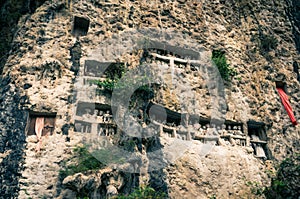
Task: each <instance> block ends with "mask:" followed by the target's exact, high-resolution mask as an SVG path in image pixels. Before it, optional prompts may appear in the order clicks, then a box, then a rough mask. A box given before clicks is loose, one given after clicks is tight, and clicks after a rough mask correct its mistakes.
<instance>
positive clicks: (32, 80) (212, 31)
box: [1, 0, 300, 198]
mask: <svg viewBox="0 0 300 199" xmlns="http://www.w3.org/2000/svg"><path fill="white" fill-rule="evenodd" d="M294 4H295V2H292V1H291V2H290V1H288V2H286V1H283V0H275V1H272V2H264V1H258V0H255V1H251V2H247V1H242V0H239V1H218V0H216V1H160V2H148V1H105V2H97V1H84V2H83V1H70V2H69V3H67V2H66V1H46V2H45V3H43V4H42V5H41V6H40V7H38V8H37V9H36V10H35V12H34V13H32V15H24V16H23V17H21V18H20V20H19V27H20V29H19V31H18V33H17V34H16V37H15V38H14V41H13V44H14V46H17V47H15V48H13V49H12V51H11V52H10V53H9V57H8V59H7V60H6V63H5V65H4V70H3V75H2V82H5V81H3V80H5V79H7V78H10V79H11V81H10V82H9V83H7V84H9V87H10V88H17V89H18V93H19V94H18V95H16V94H15V93H14V92H13V90H11V94H10V91H8V89H5V88H6V87H3V88H2V90H3V92H4V93H6V94H7V95H10V96H11V97H13V98H14V99H15V98H16V99H15V100H7V99H8V97H5V96H6V95H5V96H3V98H6V100H5V101H3V103H2V102H1V104H3V106H4V107H5V108H3V111H2V110H1V113H2V114H1V121H2V120H3V123H5V122H6V121H9V120H10V119H11V120H18V121H19V120H20V121H21V122H22V124H20V125H19V124H18V123H15V122H14V124H15V126H16V127H14V128H16V130H15V131H16V133H13V132H10V130H11V129H10V125H7V124H9V123H8V122H7V123H6V124H5V126H4V124H3V125H2V126H3V127H1V131H2V132H1V133H2V134H1V135H2V137H1V143H3V147H2V148H1V153H2V154H4V155H3V157H4V156H5V157H6V158H9V157H10V156H11V155H7V156H6V155H5V154H13V152H10V150H14V149H16V148H18V150H17V151H18V152H16V153H18V154H17V155H16V156H11V157H12V159H13V160H14V161H13V162H15V163H13V164H14V166H13V171H14V172H13V173H14V174H13V175H20V173H22V175H23V177H22V178H23V180H22V183H23V184H22V185H21V188H22V189H23V191H21V192H20V197H21V198H22V197H27V195H26V193H25V192H26V191H25V190H27V191H28V193H29V195H30V196H31V194H34V195H36V194H39V193H38V190H41V189H40V186H41V187H43V188H42V190H44V191H43V194H46V195H47V196H49V197H55V194H56V191H57V190H56V187H55V185H54V184H53V183H54V182H55V178H56V177H58V172H57V173H55V171H57V169H58V168H59V161H61V160H62V159H63V158H64V157H62V156H61V154H62V153H64V152H63V151H64V150H67V149H68V148H70V147H71V148H72V145H75V143H77V141H78V139H79V138H77V135H76V134H74V133H73V124H74V118H73V116H74V104H73V103H74V98H73V97H74V93H75V90H74V82H75V77H76V73H77V72H78V64H79V65H80V66H83V65H84V61H85V60H86V59H90V58H92V59H97V60H98V61H116V59H117V57H120V58H119V60H118V61H121V62H123V63H126V64H127V65H128V66H129V67H132V68H134V67H136V66H137V65H139V64H140V62H139V61H140V60H139V59H140V58H141V57H140V56H139V55H138V53H137V54H135V53H132V52H130V49H131V48H130V47H129V48H128V46H126V42H123V41H120V39H123V38H124V37H121V36H120V35H122V34H123V32H126V31H127V32H129V33H127V35H128V34H130V31H133V32H135V31H136V29H140V30H141V29H145V28H153V32H155V31H156V32H159V33H160V35H161V36H162V38H161V39H160V38H159V37H157V38H155V39H154V40H156V41H160V40H162V41H165V42H167V43H169V44H170V45H174V46H178V47H181V48H189V49H197V50H199V51H200V50H202V51H206V52H211V51H212V50H215V49H217V50H221V51H224V52H225V55H226V57H227V60H228V62H229V64H230V65H231V66H232V67H234V68H235V69H236V70H237V73H238V75H237V77H235V78H234V79H233V80H232V82H231V83H227V84H225V87H224V93H225V100H226V110H227V112H226V113H224V114H223V115H224V117H225V118H226V119H228V120H232V121H236V122H241V123H243V124H244V126H246V123H247V121H249V120H255V121H259V122H264V123H265V124H266V127H267V136H268V147H269V149H270V151H271V153H272V156H273V157H274V158H275V160H282V159H283V158H284V157H285V156H286V155H287V154H291V153H296V152H298V151H299V127H294V126H292V125H291V123H290V121H289V118H288V116H287V114H286V111H285V110H284V108H283V106H282V104H281V102H280V98H279V96H278V94H277V91H276V86H275V81H276V80H279V81H284V82H285V83H286V91H287V93H288V95H289V97H290V102H291V105H292V107H293V108H294V112H295V116H296V117H297V118H298V117H299V103H298V101H299V98H300V95H299V81H298V80H297V77H298V79H299V68H298V67H297V65H298V64H299V61H300V59H299V52H297V46H298V44H297V34H298V29H297V28H298V27H299V26H298V25H297V21H298V17H297V15H296V13H297V12H295V11H294V9H293V6H292V5H294ZM74 15H78V16H84V17H87V18H89V20H90V25H89V31H88V33H87V35H86V36H82V37H77V38H75V37H74V36H73V35H72V34H71V31H72V25H73V16H74ZM150 30H151V29H150ZM168 32H172V33H175V35H180V37H174V38H173V39H172V37H170V38H169V37H168V35H172V34H169V33H168ZM142 33H143V32H141V33H139V34H137V36H136V37H139V36H140V35H142ZM164 33H165V35H164ZM124 35H125V36H126V33H125V34H124ZM150 36H151V35H150ZM163 36H166V37H163ZM148 37H149V36H148ZM131 38H134V37H131ZM132 43H133V42H132V41H131V43H130V42H129V43H127V45H129V46H130V45H132ZM134 43H138V42H136V41H134ZM116 44H120V45H117V46H118V50H119V51H118V52H123V48H121V46H122V45H123V46H124V45H125V47H126V48H125V53H123V54H122V55H121V54H118V52H115V48H114V47H115V46H116ZM126 49H128V50H126ZM202 51H201V52H202ZM76 53H77V54H76ZM114 53H115V57H114V56H112V55H114ZM76 55H77V57H76ZM79 56H80V60H79ZM209 57H210V56H209V55H206V57H205V59H208V58H209ZM102 58H103V59H102ZM181 75H185V77H186V79H187V80H188V79H189V80H188V81H187V82H188V84H189V85H191V87H192V90H193V91H192V92H193V96H196V99H197V101H199V107H196V108H197V111H199V112H200V114H202V115H203V116H205V117H208V118H209V117H211V110H212V108H211V106H212V107H214V105H209V103H207V101H208V100H209V101H210V96H209V95H207V96H205V97H203V95H204V94H205V93H207V90H208V89H207V87H206V86H205V85H204V86H202V87H201V83H199V82H201V81H203V79H201V75H199V74H198V75H197V74H196V73H195V72H190V74H189V73H185V71H182V72H181ZM169 95H170V94H169V88H166V89H164V88H162V89H161V90H160V91H159V95H158V96H161V97H156V98H155V99H154V100H155V102H158V103H161V104H163V105H164V106H166V107H168V108H170V109H171V110H178V102H176V100H175V101H174V99H175V98H176V96H169ZM19 99H23V101H22V102H19ZM24 99H28V100H25V101H24ZM188 99H189V96H187V98H186V100H188ZM206 99H207V100H206ZM197 106H198V105H197ZM9 107H11V109H12V110H15V109H20V110H27V112H29V113H32V112H43V113H49V114H50V113H51V114H52V113H55V114H56V124H55V129H54V132H53V133H54V135H55V136H53V137H51V138H49V142H45V146H46V143H48V144H49V149H47V148H42V157H39V158H43V157H45V158H44V159H43V160H41V159H39V158H38V157H35V155H33V154H32V153H33V152H32V150H34V147H35V146H34V145H32V144H30V143H31V141H30V139H29V138H27V143H28V144H27V145H26V146H27V147H26V148H24V146H23V143H24V141H25V121H26V119H27V118H25V117H24V116H21V115H18V114H17V113H16V112H17V110H16V111H11V110H10V108H9ZM198 108H199V109H198ZM5 110H7V111H5ZM199 112H198V113H199ZM11 114H13V115H11ZM18 118H19V119H18ZM4 132H7V136H5V138H4V136H3V135H6V134H5V133H4ZM17 135H18V136H19V137H18V138H17V139H20V141H17V142H14V143H12V144H11V146H10V145H9V147H4V145H5V144H4V143H7V142H9V140H11V138H12V137H13V136H17ZM66 138H68V139H71V142H70V144H66V143H65V140H66ZM32 142H35V141H32ZM55 143H61V145H59V146H56V147H57V151H56V150H54V149H55V146H54V144H55ZM227 150H228V154H227V153H226V155H224V156H225V157H229V156H231V155H230V154H231V153H235V154H242V155H240V156H238V157H236V158H237V159H239V160H240V159H243V160H244V159H245V161H246V162H247V161H249V163H245V164H242V165H241V167H243V168H245V167H247V165H248V166H249V165H251V166H250V167H251V169H249V171H245V172H248V173H247V174H245V176H246V179H245V180H244V181H252V177H251V174H253V175H255V176H257V178H255V179H254V180H255V181H256V180H257V181H259V182H260V183H262V184H267V182H266V181H264V180H263V179H264V174H257V173H258V169H257V168H260V167H264V166H263V162H260V161H258V160H255V159H254V158H252V156H251V154H250V155H246V154H244V152H243V151H244V149H232V151H235V152H232V151H231V150H229V149H226V151H227ZM54 151H55V152H54ZM218 151H219V150H217V151H216V152H215V153H216V154H219V155H216V156H213V158H212V159H211V161H216V160H220V159H222V158H223V157H224V156H223V155H222V154H220V153H219V152H220V151H219V152H218ZM23 152H25V154H27V155H25V156H22V155H21V154H22V153H23ZM53 153H54V154H53ZM30 154H31V155H30ZM22 157H24V158H25V171H23V172H21V171H20V170H19V168H22V166H20V167H19V165H22V161H21V160H22ZM46 157H53V159H49V158H46ZM190 157H192V155H187V156H185V157H184V158H183V159H182V161H179V162H177V163H176V164H175V166H174V167H175V168H179V169H178V171H179V170H180V172H181V173H182V175H183V176H182V177H181V176H176V175H175V176H174V175H173V176H172V174H171V173H172V172H175V173H176V172H177V173H178V171H177V170H176V171H174V170H173V169H174V168H173V167H171V168H170V170H172V172H169V174H168V175H169V176H170V177H169V178H170V181H171V179H172V178H175V179H180V180H178V182H176V183H174V184H173V183H172V182H169V183H170V186H171V185H172V186H171V187H172V188H170V190H171V192H170V196H173V197H174V198H176V194H177V195H178V194H179V195H180V194H182V195H186V196H187V197H189V196H194V195H196V193H197V192H201V193H202V192H204V193H205V196H208V197H210V196H211V195H212V194H214V193H216V194H217V195H221V194H220V193H224V194H225V196H224V198H226V197H229V198H230V197H238V196H240V195H239V194H241V193H239V191H236V189H239V190H241V189H242V187H243V186H242V184H244V182H243V181H242V180H240V179H239V178H240V177H239V176H240V175H239V173H238V172H237V170H240V168H237V167H235V166H234V165H236V164H237V162H236V161H235V160H234V161H231V158H229V159H228V162H227V163H226V165H227V166H228V168H230V169H232V170H233V174H232V175H231V176H230V177H229V176H227V174H226V169H225V168H223V167H222V164H221V163H219V162H218V165H219V166H220V167H222V169H221V170H222V172H221V173H220V177H219V178H221V179H227V178H230V179H232V181H231V182H238V184H239V185H238V186H236V187H235V186H232V187H231V188H229V187H226V186H227V185H226V184H227V183H228V181H226V180H224V181H220V182H217V181H214V180H213V179H211V178H210V177H209V175H215V172H214V171H215V170H218V169H217V168H219V167H218V166H215V165H210V164H211V162H210V161H208V162H206V160H203V161H204V162H205V163H203V165H202V166H199V167H198V168H197V169H196V170H197V172H200V170H201V168H203V167H206V168H207V169H208V170H213V171H211V172H210V173H209V172H204V173H201V172H200V174H199V175H198V176H199V177H200V176H201V177H202V178H206V179H210V180H209V182H208V184H207V186H206V187H207V188H206V190H202V188H195V187H194V186H196V185H193V184H195V182H194V181H189V182H186V183H187V184H188V185H187V186H184V184H185V183H183V184H182V185H179V184H180V183H181V179H185V177H184V176H185V175H189V173H190V172H191V171H190V170H189V169H187V168H186V167H187V166H186V165H189V164H192V163H189V162H190V161H189V159H190ZM202 158H203V157H202ZM46 159H48V160H46ZM185 159H186V160H185ZM200 159H201V158H200ZM26 161H27V163H26ZM40 161H42V162H43V161H45V162H47V164H48V163H49V165H48V166H41V163H40ZM48 161H49V162H48ZM33 162H36V163H33ZM1 164H2V165H3V168H7V167H9V165H10V163H9V161H8V159H7V160H5V158H4V159H3V161H2V162H1ZM195 164H199V163H195ZM17 165H18V166H17ZM30 165H31V166H30ZM33 165H36V167H39V168H41V170H40V171H39V172H38V171H34V172H33V169H32V166H33ZM51 165H52V166H51ZM176 165H178V166H176ZM204 165H205V166H204ZM252 165H253V167H252ZM255 165H256V166H255ZM192 167H193V166H192ZM233 168H234V169H233ZM192 170H193V169H192ZM223 171H224V172H223ZM235 171H236V172H235ZM1 172H2V173H1V176H3V177H2V182H3V183H1V186H2V187H1V191H2V192H3V193H4V194H7V195H4V196H7V197H13V195H14V194H15V190H17V186H18V185H17V182H16V180H15V179H17V178H14V180H12V179H11V180H8V181H7V179H8V178H6V177H5V176H8V175H9V173H8V170H1ZM36 172H38V173H36ZM18 173H19V174H18ZM167 173H168V171H167ZM37 175H38V176H39V175H41V176H44V178H48V177H47V176H48V175H49V176H51V179H52V181H51V183H50V184H51V185H52V186H50V185H49V184H48V183H46V182H45V183H44V184H43V183H42V182H38V181H35V180H34V179H33V178H34V177H35V176H37ZM207 175H208V176H207ZM24 179H25V180H24ZM24 182H25V183H24ZM221 182H222V183H223V182H224V185H222V183H221ZM225 182H226V183H225ZM203 183H204V184H205V183H206V182H204V181H203V182H198V184H199V185H197V186H199V187H200V186H201V185H202V184H203ZM219 183H221V184H219ZM200 184H201V185H200ZM233 184H234V183H233ZM180 186H181V187H182V186H183V187H189V186H191V188H190V189H191V190H185V188H184V189H182V190H180V189H181V188H180ZM4 187H7V188H4ZM5 190H8V191H5ZM226 190H227V191H226ZM2 192H1V193H2ZM183 192H184V193H183ZM187 192H189V194H190V195H189V194H188V193H187ZM217 192H218V193H217ZM225 192H226V193H225ZM204 193H203V194H204ZM24 194H25V195H24ZM247 194H251V190H250V191H249V190H248V192H247V193H244V195H247ZM203 196H204V195H203Z"/></svg>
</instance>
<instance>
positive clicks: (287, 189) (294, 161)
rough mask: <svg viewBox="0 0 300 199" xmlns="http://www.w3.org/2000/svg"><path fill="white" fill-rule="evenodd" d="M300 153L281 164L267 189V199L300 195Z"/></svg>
mask: <svg viewBox="0 0 300 199" xmlns="http://www.w3.org/2000/svg"><path fill="white" fill-rule="evenodd" d="M299 165H300V155H299V154H296V155H293V156H291V157H289V158H286V159H285V160H283V161H282V162H281V164H280V165H279V168H278V171H277V175H276V177H274V178H273V179H272V182H271V186H270V187H267V188H266V190H265V192H264V193H265V196H266V198H267V199H273V198H279V199H280V198H284V199H293V198H298V197H299V196H300V189H299V184H300V166H299Z"/></svg>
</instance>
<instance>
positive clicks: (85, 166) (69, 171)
mask: <svg viewBox="0 0 300 199" xmlns="http://www.w3.org/2000/svg"><path fill="white" fill-rule="evenodd" d="M74 153H75V156H74V157H73V161H72V163H71V164H68V165H67V162H66V161H64V162H63V169H62V170H60V172H59V175H60V178H61V179H64V178H65V177H67V176H69V175H74V174H76V173H80V172H85V171H89V170H97V169H100V168H102V167H103V166H104V165H103V164H102V163H101V162H100V161H99V160H98V159H96V158H95V157H94V156H93V155H92V154H91V153H90V152H89V151H88V149H87V148H86V147H77V148H75V149H74Z"/></svg>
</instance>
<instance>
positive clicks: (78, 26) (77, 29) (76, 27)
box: [72, 16, 90, 37]
mask: <svg viewBox="0 0 300 199" xmlns="http://www.w3.org/2000/svg"><path fill="white" fill-rule="evenodd" d="M89 25H90V20H89V19H87V18H84V17H78V16H74V20H73V27H72V35H74V36H76V37H77V36H85V35H87V33H88V30H89Z"/></svg>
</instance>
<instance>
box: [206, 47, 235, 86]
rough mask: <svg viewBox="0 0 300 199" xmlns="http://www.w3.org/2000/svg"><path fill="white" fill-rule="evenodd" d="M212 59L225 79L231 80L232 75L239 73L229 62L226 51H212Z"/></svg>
mask: <svg viewBox="0 0 300 199" xmlns="http://www.w3.org/2000/svg"><path fill="white" fill-rule="evenodd" d="M212 61H213V62H214V63H215V64H216V66H217V67H218V70H219V72H220V75H221V77H222V78H223V79H224V80H225V81H229V80H230V79H231V78H232V77H234V76H236V75H237V72H236V70H235V69H234V68H232V67H230V65H229V64H228V63H227V59H226V57H225V53H224V52H222V51H219V50H214V51H213V52H212Z"/></svg>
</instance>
